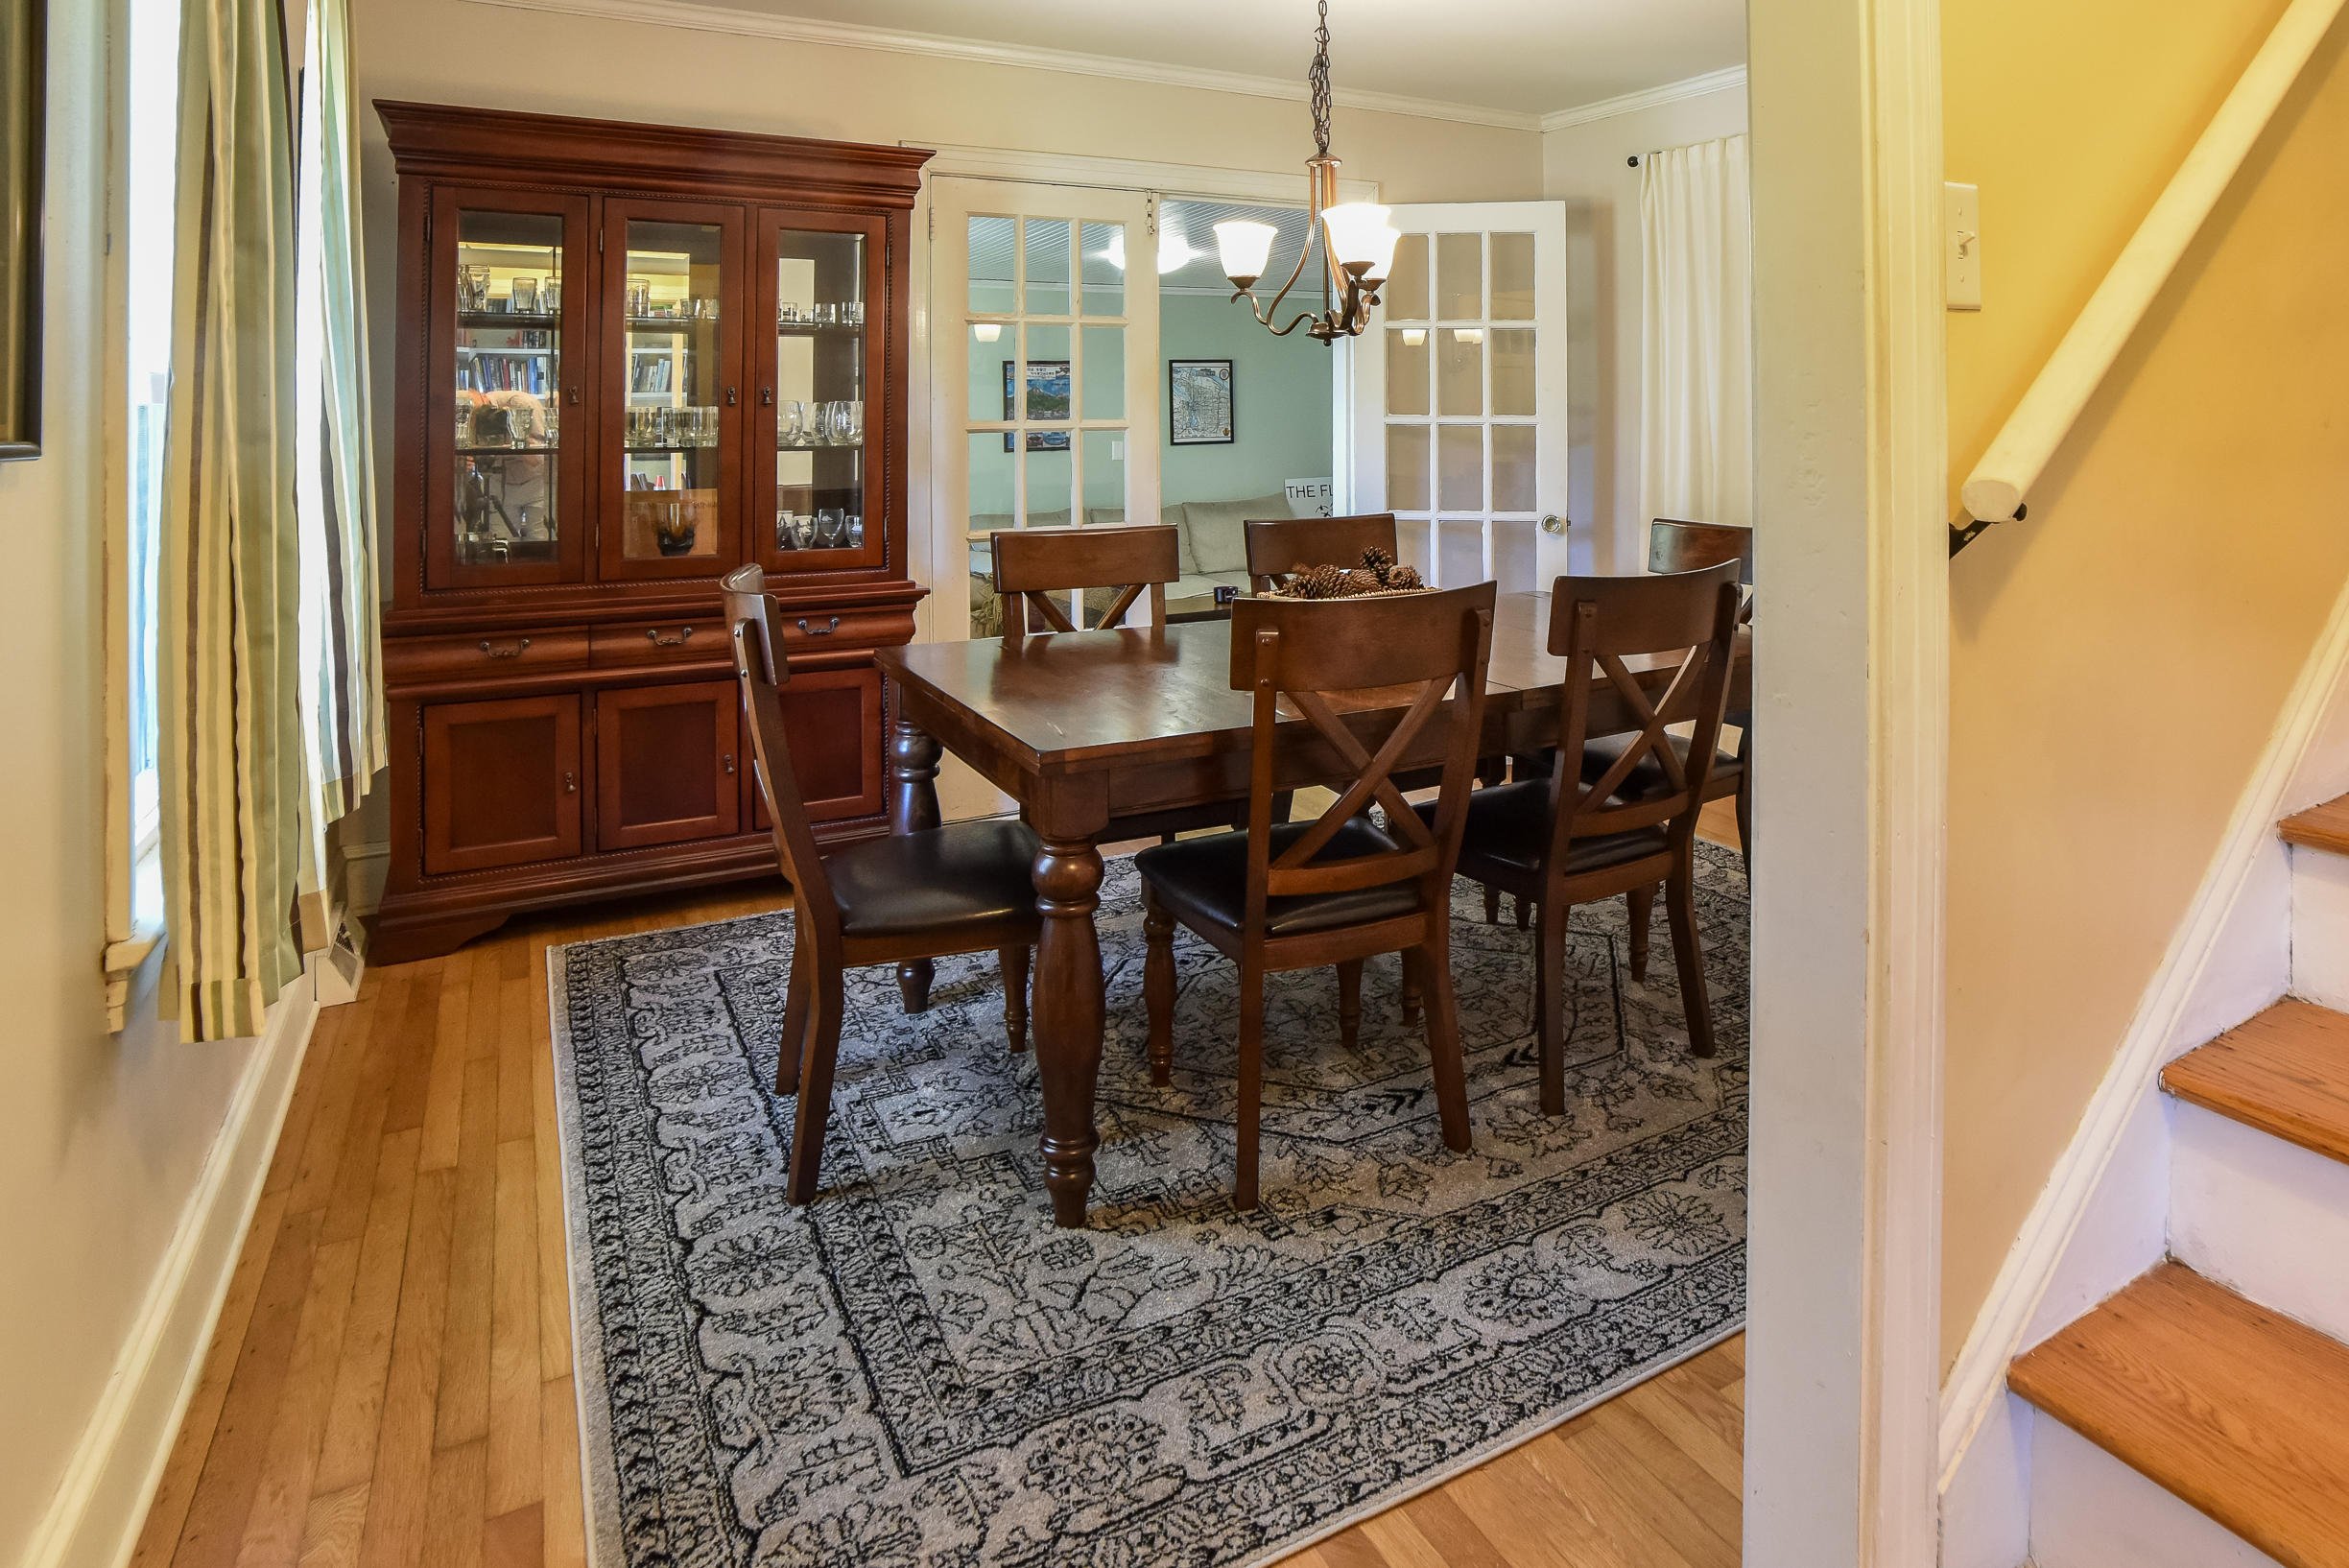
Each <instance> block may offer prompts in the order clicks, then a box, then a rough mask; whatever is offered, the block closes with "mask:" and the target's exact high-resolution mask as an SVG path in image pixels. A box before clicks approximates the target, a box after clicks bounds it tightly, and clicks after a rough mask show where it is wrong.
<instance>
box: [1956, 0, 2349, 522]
mask: <svg viewBox="0 0 2349 1568" xmlns="http://www.w3.org/2000/svg"><path fill="white" fill-rule="evenodd" d="M2344 4H2349V0H2292V4H2291V6H2290V8H2289V9H2288V10H2287V11H2286V12H2284V14H2283V16H2282V18H2280V19H2279V20H2278V21H2277V22H2276V25H2275V31H2274V32H2272V33H2270V34H2268V36H2267V41H2266V43H2264V44H2262V45H2261V46H2260V52H2259V53H2258V54H2257V55H2256V56H2254V57H2253V58H2252V60H2251V64H2250V66H2249V67H2248V68H2247V69H2245V70H2244V72H2243V74H2242V81H2240V82H2238V83H2235V90H2234V91H2232V92H2230V93H2228V94H2227V98H2226V102H2225V103H2224V104H2221V105H2220V106H2219V112H2218V114H2217V115H2215V116H2214V117H2213V118H2212V120H2211V123H2210V126H2209V129H2207V130H2205V131H2203V132H2202V139H2201V140H2200V141H2197V142H2195V146H2194V151H2193V152H2191V153H2189V154H2186V161H2185V162H2184V163H2182V164H2180V165H2179V166H2178V172H2177V174H2176V176H2175V177H2174V178H2171V181H2170V186H2169V189H2167V190H2165V191H2163V192H2162V194H2161V199H2160V200H2159V201H2157V202H2154V203H2153V209H2152V210H2151V211H2150V212H2147V214H2146V216H2145V222H2144V223H2142V224H2140V225H2138V226H2137V232H2136V233H2135V234H2134V235H2132V236H2130V238H2129V242H2128V245H2127V247H2126V248H2125V249H2123V250H2122V252H2121V257H2120V259H2119V260H2118V261H2116V262H2114V263H2113V267H2112V271H2111V272H2109V273H2105V274H2104V281H2103V282H2102V283H2100V284H2099V285H2098V286H2097V291H2096V294H2095V295H2094V296H2093V297H2090V299H2089V301H2088V304H2087V307H2086V308H2085V309H2083V310H2082V311H2081V312H2080V314H2079V320H2077V321H2074V322H2073V323H2072V330H2070V331H2069V332H2067V333H2065V334H2064V339H2063V342H2062V343H2060V344H2057V345H2056V348H2055V352H2054V353H2053V354H2052V356H2051V357H2050V358H2049V360H2048V362H2047V364H2046V366H2045V367H2044V368H2041V370H2040V371H2039V376H2038V379H2037V380H2035V381H2033V382H2032V383H2031V385H2030V391H2029V392H2025V393H2024V394H2023V400H2022V401H2021V402H2020V403H2017V404H2016V405H2015V410H2014V413H2013V414H2011V415H2009V416H2007V418H2006V423H2005V427H2004V428H2002V429H2001V430H2000V431H1999V433H1998V439H1997V440H1993V441H1992V442H1991V443H1990V449H1989V450H1988V451H1986V452H1984V453H1983V454H1982V457H1981V462H1980V463H1976V464H1975V465H1974V471H1973V473H1972V474H1970V475H1968V476H1967V478H1966V482H1965V488H1964V489H1963V490H1962V491H1961V492H1960V496H1961V499H1962V500H1963V501H1964V503H1965V509H1966V511H1967V512H1968V513H1969V514H1970V515H1972V516H1973V517H1974V518H1975V519H1976V521H1977V522H1978V523H2003V522H2010V521H2012V520H2013V519H2014V518H2015V517H2017V516H2019V515H2021V513H2022V511H2023V503H2024V499H2025V497H2027V496H2028V495H2029V493H2030V487H2032V486H2033V485H2034V484H2036V483H2038V479H2039V476H2040V474H2041V473H2043V472H2044V471H2045V470H2046V468H2047V465H2048V462H2049V460H2050V459H2052V457H2053V456H2054V455H2055V449H2056V448H2057V447H2058V446H2060V445H2062V444H2063V440H2064V438H2065V437H2066V436H2068V435H2070V434H2071V432H2072V426H2073V423H2074V421H2076V419H2078V418H2079V416H2080V411H2081V410H2082V409H2084V408H2086V407H2087V406H2088V399H2089V398H2090V397H2092V396H2094V395H2095V393H2096V390H2097V388H2098V387H2099V386H2100V385H2101V384H2102V383H2103V380H2104V377H2105V374H2106V373H2107V372H2108V371H2110V370H2111V369H2112V367H2113V361H2114V360H2115V359H2117V358H2119V357H2120V354H2121V348H2122V345H2123V344H2125V343H2127V342H2128V340H2129V336H2130V334H2131V333H2133V332H2135V331H2136V330H2137V323H2138V322H2139V321H2143V320H2144V319H2145V313H2146V311H2147V309H2148V308H2150V306H2151V305H2152V303H2153V300H2154V297H2155V296H2157V295H2158V294H2160V292H2161V288H2162V285H2163V284H2164V283H2166V282H2168V281H2169V279H2170V273H2171V271H2172V270H2174V269H2175V268H2176V266H2177V264H2178V259H2179V258H2180V257H2181V256H2183V255H2184V254H2185V253H2186V248H2187V247H2188V246H2189V245H2192V244H2193V243H2194V239H2195V235H2196V234H2197V233H2199V232H2200V231H2201V228H2202V225H2203V223H2204V221H2205V220H2207V219H2208V218H2209V217H2210V215H2211V209H2212V208H2213V207H2215V206H2217V205H2218V204H2219V197H2220V196H2222V195H2223V194H2225V192H2226V188H2227V186H2228V184H2229V183H2230V182H2231V181H2232V180H2233V179H2234V178H2235V174H2236V171H2237V170H2239V169H2241V168H2242V161H2243V159H2244V158H2245V157H2246V156H2248V155H2249V154H2250V152H2251V148H2252V145H2253V144H2254V143H2255V142H2257V141H2258V140H2259V137H2260V132H2262V131H2265V130H2266V129H2267V122H2268V121H2269V120H2270V119H2272V118H2273V117H2274V115H2275V111H2276V108H2277V107H2278V106H2279V105H2281V104H2282V103H2283V101H2284V95H2285V94H2286V93H2287V92H2289V91H2290V90H2291V85H2292V83H2294V82H2295V81H2297V80H2298V79H2299V76H2300V72H2301V70H2302V68H2303V67H2305V66H2306V65H2307V64H2308V62H2309V59H2310V57H2311V56H2312V55H2313V54H2314V53H2315V52H2316V46H2317V45H2318V44H2319V43H2321V42H2322V41H2323V40H2324V36H2325V34H2326V32H2327V31H2328V30H2329V29H2330V28H2331V27H2332V25H2333V22H2334V19H2335V18H2336V17H2337V16H2338V15H2339V14H2340V12H2341V8H2342V6H2343V5H2344ZM1969 536H1970V535H1969Z"/></svg>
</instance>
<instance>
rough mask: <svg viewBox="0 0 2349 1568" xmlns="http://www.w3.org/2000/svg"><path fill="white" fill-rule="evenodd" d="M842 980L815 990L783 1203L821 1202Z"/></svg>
mask: <svg viewBox="0 0 2349 1568" xmlns="http://www.w3.org/2000/svg"><path fill="white" fill-rule="evenodd" d="M841 988H842V987H841V974H840V971H839V970H837V969H835V970H832V971H830V972H828V973H825V974H819V975H818V976H816V978H815V983H814V985H813V986H811V987H810V989H811V991H812V992H813V994H812V995H811V996H810V997H809V999H808V1000H809V1002H810V1008H809V1011H810V1014H811V1016H810V1017H809V1019H808V1042H807V1063H806V1066H805V1067H804V1068H803V1069H802V1070H801V1075H800V1083H799V1114H798V1116H797V1118H796V1119H795V1123H794V1125H793V1128H792V1147H791V1174H790V1176H789V1177H788V1178H787V1179H786V1181H785V1183H784V1187H783V1196H784V1198H785V1199H786V1200H789V1201H791V1202H794V1203H804V1202H806V1201H807V1200H809V1199H811V1198H814V1197H815V1196H816V1174H817V1172H818V1171H819V1169H820V1168H821V1167H822V1165H823V1140H824V1124H825V1123H826V1122H827V1121H829V1120H830V1119H831V1116H832V1069H833V1068H834V1067H835V1066H837V1065H838V1064H839V1061H840V1036H841V1001H842V999H841Z"/></svg>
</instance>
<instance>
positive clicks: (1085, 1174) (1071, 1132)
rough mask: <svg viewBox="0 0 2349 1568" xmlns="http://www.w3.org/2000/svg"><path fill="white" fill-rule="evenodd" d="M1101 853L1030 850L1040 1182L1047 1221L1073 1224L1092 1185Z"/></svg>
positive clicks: (1085, 844)
mask: <svg viewBox="0 0 2349 1568" xmlns="http://www.w3.org/2000/svg"><path fill="white" fill-rule="evenodd" d="M1101 883H1102V858H1101V853H1100V851H1099V850H1097V849H1095V848H1094V846H1093V842H1092V841H1091V840H1090V839H1086V838H1071V839H1058V838H1047V839H1045V840H1044V841H1043V844H1042V846H1041V847H1040V848H1039V849H1038V850H1037V852H1036V858H1035V891H1036V912H1037V913H1038V914H1040V915H1043V917H1044V931H1043V935H1042V937H1041V938H1039V939H1038V940H1037V942H1036V967H1035V987H1034V999H1033V1002H1032V1006H1031V1009H1030V1020H1031V1023H1030V1027H1031V1028H1032V1030H1033V1031H1034V1034H1035V1057H1036V1071H1037V1075H1038V1077H1039V1079H1040V1080H1041V1083H1042V1087H1043V1092H1044V1181H1045V1184H1046V1185H1047V1186H1048V1187H1050V1188H1051V1189H1052V1203H1053V1223H1054V1224H1058V1225H1062V1226H1071V1227H1073V1226H1080V1225H1082V1224H1084V1223H1085V1199H1086V1195H1087V1194H1088V1193H1090V1192H1091V1191H1092V1187H1093V1151H1094V1149H1095V1148H1096V1147H1098V1146H1099V1145H1100V1143H1101V1134H1100V1132H1099V1131H1098V1130H1097V1129H1096V1128H1095V1127H1094V1125H1093V1082H1094V1079H1095V1078H1096V1076H1097V1075H1098V1074H1099V1073H1100V1071H1101V1057H1102V1012H1103V1005H1102V966H1101V938H1100V937H1099V936H1098V934H1097V933H1096V932H1095V931H1094V929H1093V911H1094V908H1095V906H1097V905H1098V904H1099V903H1100V902H1101V898H1100V893H1101Z"/></svg>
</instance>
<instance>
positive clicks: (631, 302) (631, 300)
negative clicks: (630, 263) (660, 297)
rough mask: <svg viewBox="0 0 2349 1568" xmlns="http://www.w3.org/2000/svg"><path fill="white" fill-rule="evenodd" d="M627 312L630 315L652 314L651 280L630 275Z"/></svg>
mask: <svg viewBox="0 0 2349 1568" xmlns="http://www.w3.org/2000/svg"><path fill="white" fill-rule="evenodd" d="M628 313H629V315H630V316H650V315H652V314H653V280H652V279H651V278H649V277H631V278H629V280H628Z"/></svg>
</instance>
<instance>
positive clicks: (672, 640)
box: [645, 626, 694, 648]
mask: <svg viewBox="0 0 2349 1568" xmlns="http://www.w3.org/2000/svg"><path fill="white" fill-rule="evenodd" d="M693 631H694V629H693V628H692V627H689V626H681V627H679V628H677V629H676V631H675V632H673V633H672V634H670V635H669V636H666V637H664V636H662V635H661V630H660V628H658V627H652V628H649V629H648V630H646V632H645V636H646V638H647V639H648V640H649V641H651V643H652V644H653V647H655V648H682V647H683V646H684V645H685V644H687V643H689V642H691V641H693Z"/></svg>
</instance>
